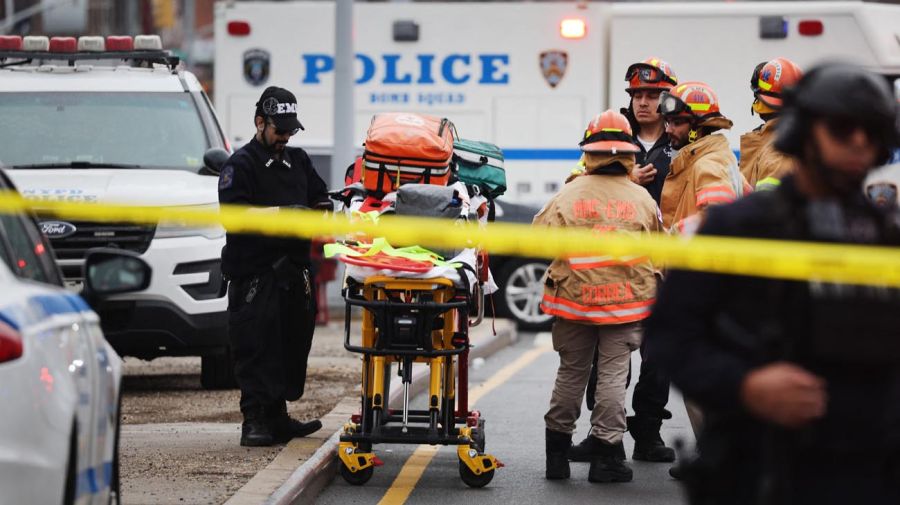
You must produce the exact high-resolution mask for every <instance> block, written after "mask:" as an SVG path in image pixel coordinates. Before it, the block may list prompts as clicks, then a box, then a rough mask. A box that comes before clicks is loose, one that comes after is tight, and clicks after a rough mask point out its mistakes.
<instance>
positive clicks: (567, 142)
mask: <svg viewBox="0 0 900 505" xmlns="http://www.w3.org/2000/svg"><path fill="white" fill-rule="evenodd" d="M353 9H354V12H353V16H354V23H355V24H354V30H353V34H354V45H355V52H356V54H355V62H354V63H355V79H356V87H355V96H354V100H355V102H354V105H355V109H356V115H355V134H354V138H355V139H356V140H358V142H359V143H361V142H362V140H363V139H364V138H365V131H366V128H367V126H368V124H369V120H370V118H371V116H372V115H373V114H375V113H377V112H384V111H389V110H401V111H403V110H409V111H418V112H423V113H429V114H433V115H438V116H446V117H448V118H450V119H452V120H453V121H454V122H455V123H456V125H457V127H458V130H459V132H460V134H461V135H462V136H463V137H465V138H471V139H479V140H485V141H489V142H493V143H495V144H497V145H499V146H500V147H501V148H503V150H504V154H505V156H506V160H507V163H506V170H507V178H508V188H509V189H508V191H507V194H506V196H505V197H504V198H505V199H506V200H508V201H513V202H516V203H520V204H532V205H535V206H540V205H542V204H543V203H544V202H545V201H546V200H547V199H548V198H549V197H550V195H552V194H553V193H555V192H556V191H557V190H558V189H559V186H560V184H562V181H563V180H564V179H565V177H566V175H567V174H568V172H569V170H570V169H571V168H572V166H573V164H574V162H575V161H576V160H577V159H578V157H579V151H578V150H577V143H578V140H579V139H580V137H581V134H582V133H583V132H584V128H585V126H586V125H587V122H588V121H589V120H590V118H591V117H592V116H593V115H594V114H597V113H599V112H602V111H603V110H605V109H607V108H619V107H624V106H627V105H628V95H627V94H626V93H625V84H626V83H625V80H624V75H625V70H626V69H627V67H628V66H629V65H630V64H632V63H635V62H638V61H642V60H644V59H646V58H648V57H650V56H656V57H659V58H661V59H663V60H665V61H667V62H669V63H670V64H671V66H672V68H673V69H674V71H675V73H676V75H677V76H678V78H679V80H680V81H682V82H685V81H693V80H700V81H705V82H707V83H708V84H710V85H711V86H712V87H713V89H714V90H716V92H717V93H718V94H719V99H720V102H721V104H722V109H723V113H724V114H725V115H726V116H727V117H729V118H730V119H732V120H733V121H734V123H735V126H734V128H733V129H732V130H731V131H730V132H728V134H727V135H728V138H729V140H730V141H731V144H732V146H733V147H734V148H735V149H737V148H738V146H739V137H740V134H741V133H744V132H746V131H748V130H751V129H753V128H755V127H756V126H758V125H759V124H760V120H759V119H758V118H755V117H753V116H752V115H751V113H750V104H751V101H752V94H751V91H750V89H749V80H750V74H751V72H752V70H753V68H754V67H755V66H756V65H757V64H758V63H759V62H761V61H765V60H769V59H772V58H775V57H777V56H784V57H787V58H790V59H792V60H794V61H796V62H797V63H798V64H799V65H801V66H803V67H808V66H810V65H811V64H812V63H814V62H816V61H818V60H820V59H822V58H826V57H835V58H846V59H851V60H853V61H855V62H858V63H860V64H863V65H865V66H867V67H869V68H871V69H873V70H875V71H878V72H880V73H883V74H885V75H886V76H889V77H896V76H898V75H900V6H898V5H884V4H868V3H862V2H722V3H708V2H696V3H672V2H665V3H645V2H640V3H607V2H596V3H595V2H523V3H516V4H512V3H509V2H476V3H465V2H452V3H440V2H422V3H417V2H412V3H409V2H402V3H393V2H388V3H354V7H353ZM334 30H335V5H334V3H333V2H219V3H218V4H217V8H216V16H215V43H216V56H215V86H216V97H215V98H216V106H217V107H216V108H217V109H218V111H219V113H220V114H221V115H222V118H223V122H224V125H225V129H226V131H227V132H228V134H229V135H230V137H231V139H232V141H233V142H235V143H236V144H238V143H244V142H246V141H248V140H249V138H250V136H251V135H252V133H253V121H252V119H251V118H252V114H253V104H254V103H255V101H256V99H257V97H258V96H259V94H260V92H261V91H262V89H264V88H265V86H267V85H270V84H275V85H278V86H283V87H287V88H289V89H291V91H293V92H294V93H295V94H296V95H297V99H298V102H299V104H300V109H301V110H300V113H301V115H302V116H303V117H305V118H306V120H305V121H304V125H305V126H306V127H307V129H306V131H305V132H303V133H302V134H301V135H298V136H297V137H296V138H295V139H294V142H297V143H299V144H300V145H302V146H303V147H304V148H306V149H308V150H309V151H310V152H311V153H312V154H314V155H319V156H321V157H323V158H320V159H319V160H318V161H320V162H319V163H318V164H317V166H318V167H319V169H320V170H322V169H324V168H326V167H327V166H328V164H327V163H326V161H327V157H328V155H329V154H330V152H331V145H332V129H333V121H332V116H333V105H334V99H333V93H334V69H335V61H334V39H335V33H334ZM336 175H338V174H332V177H331V178H330V180H331V182H332V183H335V181H337V180H338V179H337V178H336ZM326 180H329V179H328V178H327V177H326Z"/></svg>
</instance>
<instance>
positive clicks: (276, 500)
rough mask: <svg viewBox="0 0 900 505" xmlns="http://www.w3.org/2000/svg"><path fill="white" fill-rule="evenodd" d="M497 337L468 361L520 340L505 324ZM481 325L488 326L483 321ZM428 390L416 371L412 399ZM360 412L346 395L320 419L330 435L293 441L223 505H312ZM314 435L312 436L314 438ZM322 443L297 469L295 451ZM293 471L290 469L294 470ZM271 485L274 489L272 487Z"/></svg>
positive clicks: (396, 387) (395, 393) (394, 393)
mask: <svg viewBox="0 0 900 505" xmlns="http://www.w3.org/2000/svg"><path fill="white" fill-rule="evenodd" d="M497 323H500V324H497V334H496V335H494V334H493V332H489V333H488V335H486V336H483V337H480V338H478V339H473V344H472V348H471V350H470V351H469V360H470V361H471V360H474V359H476V358H486V357H488V356H490V355H492V354H494V353H496V352H497V351H499V350H501V349H503V348H505V347H507V346H508V345H510V344H512V343H514V342H515V341H516V339H517V338H518V333H517V331H516V326H515V324H514V323H512V322H511V321H508V320H497ZM483 324H488V321H485V322H484V323H483ZM427 387H428V371H427V369H425V368H424V367H420V368H419V369H418V370H417V372H414V373H413V377H412V383H411V384H410V390H409V391H410V396H414V395H415V394H418V393H419V392H421V391H424V390H425V388H427ZM401 393H402V386H401V385H400V384H399V383H394V384H393V385H392V387H391V392H390V400H389V402H388V403H389V405H396V404H397V402H402V401H403V400H402V394H401ZM358 409H359V398H358V397H355V396H354V397H350V398H344V399H343V400H341V401H340V402H339V403H338V404H337V406H335V408H334V409H332V411H331V412H329V413H328V415H326V416H325V417H324V418H323V419H322V430H320V431H319V433H325V434H328V433H330V434H331V435H330V436H328V435H323V436H320V437H316V438H311V437H307V438H296V439H294V440H292V441H291V442H290V443H288V445H287V446H285V448H284V449H283V450H282V451H281V453H279V454H278V456H277V457H276V458H275V460H274V461H272V463H270V464H269V466H267V467H266V468H264V469H263V470H262V471H260V472H259V473H257V474H256V475H255V476H254V477H253V478H252V479H250V481H249V482H247V484H245V485H244V486H243V487H242V488H241V489H239V490H238V491H237V493H235V494H234V496H232V497H231V498H230V499H229V500H228V501H227V502H225V504H226V505H249V504H257V503H266V504H267V505H289V504H294V503H312V502H313V500H314V499H315V497H316V496H317V495H318V494H319V492H320V491H321V490H322V489H324V488H325V486H327V485H328V483H329V482H331V479H332V478H333V477H334V475H335V473H336V472H337V459H336V457H335V456H336V455H337V447H338V443H339V442H340V430H341V429H342V428H343V426H344V423H345V422H347V419H349V417H350V415H352V414H354V413H356V411H357V410H358ZM316 435H318V433H317V434H314V435H313V436H312V437H315V436H316ZM320 440H324V442H322V443H321V445H320V446H319V447H318V449H316V450H315V452H314V453H313V455H312V456H310V457H309V459H307V460H306V461H304V462H303V464H301V465H300V466H299V467H297V461H298V460H302V459H303V458H302V457H300V458H298V457H297V456H298V455H297V453H298V452H302V451H303V449H304V448H307V449H308V447H309V444H310V442H314V443H318V442H319V441H320ZM292 469H293V470H292ZM273 484H274V486H273Z"/></svg>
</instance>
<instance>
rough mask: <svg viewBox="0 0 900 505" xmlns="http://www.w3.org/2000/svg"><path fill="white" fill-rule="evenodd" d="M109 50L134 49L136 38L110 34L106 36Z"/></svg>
mask: <svg viewBox="0 0 900 505" xmlns="http://www.w3.org/2000/svg"><path fill="white" fill-rule="evenodd" d="M106 50H107V51H134V39H133V38H131V37H129V36H127V35H110V36H108V37H106Z"/></svg>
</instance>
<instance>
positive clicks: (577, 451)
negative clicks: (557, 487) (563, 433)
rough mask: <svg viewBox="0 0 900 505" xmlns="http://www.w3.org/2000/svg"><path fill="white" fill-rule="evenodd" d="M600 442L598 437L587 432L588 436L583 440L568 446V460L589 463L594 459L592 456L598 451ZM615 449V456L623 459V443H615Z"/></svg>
mask: <svg viewBox="0 0 900 505" xmlns="http://www.w3.org/2000/svg"><path fill="white" fill-rule="evenodd" d="M601 443H602V442H601V441H600V439H598V438H595V437H592V436H591V435H590V434H588V436H586V437H584V440H582V441H581V442H579V443H578V445H573V446H571V447H569V461H574V462H576V463H590V462H591V460H593V459H594V456H596V455H597V454H598V452H599V451H600V448H599V445H600V444H601ZM616 449H617V451H618V453H617V454H616V456H617V457H618V458H619V459H620V460H622V461H625V459H626V457H625V445H623V444H617V445H616Z"/></svg>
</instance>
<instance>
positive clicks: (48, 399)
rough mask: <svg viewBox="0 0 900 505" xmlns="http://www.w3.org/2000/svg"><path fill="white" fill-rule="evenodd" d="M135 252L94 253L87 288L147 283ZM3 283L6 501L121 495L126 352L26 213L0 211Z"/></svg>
mask: <svg viewBox="0 0 900 505" xmlns="http://www.w3.org/2000/svg"><path fill="white" fill-rule="evenodd" d="M11 189H13V187H12V183H11V182H10V181H9V179H8V178H7V177H6V176H5V175H4V173H3V172H2V171H0V191H7V190H11ZM136 256H137V255H136V254H135V253H129V252H123V251H111V250H94V251H91V252H89V253H88V254H87V257H86V260H85V268H86V271H87V272H88V275H87V279H86V280H85V282H86V286H87V289H86V291H85V296H88V297H89V299H93V300H99V299H100V298H101V297H103V296H106V295H111V294H115V293H123V292H126V291H131V290H139V289H142V288H144V287H146V286H147V284H148V282H149V279H150V268H149V267H148V266H147V264H146V263H144V262H143V261H142V260H141V259H139V258H137V257H136ZM0 287H2V289H0V404H2V405H3V414H2V415H0V490H2V491H0V502H2V503H9V504H20V503H64V504H73V503H77V504H100V503H104V504H106V503H114V502H115V503H117V502H118V490H119V481H118V449H117V448H118V428H119V405H120V403H119V395H120V392H121V377H122V373H121V360H120V359H119V356H118V355H117V354H116V352H115V351H114V350H113V349H112V347H111V346H110V345H109V344H108V343H107V342H106V340H105V339H104V338H103V333H102V332H101V330H100V325H99V319H98V317H97V314H96V313H94V312H93V311H92V310H91V309H90V308H89V306H88V304H87V303H86V302H85V300H84V299H83V298H82V297H80V296H78V295H76V294H74V293H71V292H70V291H67V290H66V289H64V288H63V280H62V276H61V274H60V272H59V269H58V268H57V266H56V264H55V263H54V261H53V252H52V249H51V247H50V244H49V242H48V241H47V239H46V237H44V236H43V235H42V234H41V232H40V230H39V229H38V226H37V222H36V221H35V220H34V219H33V218H32V217H31V216H29V215H24V214H19V215H16V214H0Z"/></svg>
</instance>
